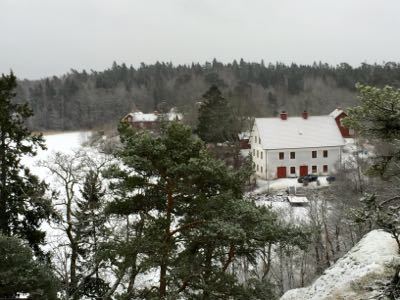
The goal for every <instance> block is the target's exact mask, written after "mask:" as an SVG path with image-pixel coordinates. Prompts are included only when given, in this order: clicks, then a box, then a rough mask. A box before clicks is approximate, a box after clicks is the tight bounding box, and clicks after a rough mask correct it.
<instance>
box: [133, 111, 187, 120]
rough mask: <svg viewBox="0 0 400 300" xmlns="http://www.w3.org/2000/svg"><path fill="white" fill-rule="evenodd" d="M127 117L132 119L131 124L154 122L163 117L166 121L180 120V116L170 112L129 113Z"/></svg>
mask: <svg viewBox="0 0 400 300" xmlns="http://www.w3.org/2000/svg"><path fill="white" fill-rule="evenodd" d="M127 116H131V117H132V122H156V121H157V119H158V117H161V116H164V117H165V118H166V120H168V121H180V120H182V114H180V113H177V112H175V111H171V112H169V113H166V114H155V113H148V114H145V113H142V112H141V111H137V112H132V113H129V114H128V115H127Z"/></svg>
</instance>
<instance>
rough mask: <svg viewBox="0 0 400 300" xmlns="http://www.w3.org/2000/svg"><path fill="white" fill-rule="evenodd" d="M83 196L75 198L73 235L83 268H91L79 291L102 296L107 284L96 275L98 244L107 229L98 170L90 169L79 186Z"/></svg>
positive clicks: (102, 191) (91, 295)
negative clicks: (77, 244)
mask: <svg viewBox="0 0 400 300" xmlns="http://www.w3.org/2000/svg"><path fill="white" fill-rule="evenodd" d="M81 194H82V199H79V200H77V210H76V212H75V216H76V229H75V231H76V235H77V236H78V237H79V239H80V242H79V252H80V257H81V260H82V261H83V265H82V266H81V268H82V269H83V272H84V271H85V270H90V272H91V273H93V276H88V277H86V278H84V282H83V283H81V285H80V291H79V294H80V295H84V296H87V297H102V296H103V295H104V294H105V293H106V292H107V291H108V290H109V286H108V284H106V283H105V281H104V280H103V279H101V278H100V276H99V269H100V268H99V262H100V259H99V258H98V256H99V248H100V245H101V243H102V242H104V239H105V236H106V233H107V229H106V226H105V222H106V221H107V219H106V217H105V215H104V211H103V209H104V195H105V190H104V189H103V188H102V185H101V182H100V178H99V174H98V173H97V172H95V171H93V170H89V172H88V173H87V174H86V177H85V181H84V183H83V187H82V189H81Z"/></svg>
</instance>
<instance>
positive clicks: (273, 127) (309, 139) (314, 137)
mask: <svg viewBox="0 0 400 300" xmlns="http://www.w3.org/2000/svg"><path fill="white" fill-rule="evenodd" d="M255 126H256V127H257V129H258V133H259V135H260V137H261V143H262V147H263V149H268V150H272V149H296V148H315V147H334V146H343V145H344V144H345V142H344V140H343V137H342V135H341V134H340V131H339V128H338V126H337V124H336V122H335V120H334V119H333V118H332V117H331V116H310V117H308V119H304V118H302V117H290V116H289V117H288V119H287V120H282V119H280V118H256V119H255Z"/></svg>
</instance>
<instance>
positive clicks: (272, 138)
mask: <svg viewBox="0 0 400 300" xmlns="http://www.w3.org/2000/svg"><path fill="white" fill-rule="evenodd" d="M344 144H345V141H344V139H343V137H342V134H341V132H340V130H339V127H338V126H337V125H336V121H335V119H334V118H332V117H331V116H330V115H327V116H309V114H308V113H307V112H306V111H305V112H303V113H302V115H301V116H296V117H289V116H288V114H287V113H286V112H282V113H281V114H280V116H279V117H276V118H256V119H255V122H254V125H253V128H252V131H251V135H250V145H251V154H252V160H253V165H254V168H255V173H256V175H257V177H260V178H263V179H268V180H269V179H275V178H286V177H296V176H304V175H307V174H319V175H328V174H329V173H331V172H333V171H334V170H335V168H336V166H337V164H338V163H339V162H340V161H341V156H342V147H343V146H344Z"/></svg>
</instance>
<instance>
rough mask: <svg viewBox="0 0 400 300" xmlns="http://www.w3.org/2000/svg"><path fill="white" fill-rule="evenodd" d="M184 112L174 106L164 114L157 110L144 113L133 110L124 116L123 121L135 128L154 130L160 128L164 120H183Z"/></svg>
mask: <svg viewBox="0 0 400 300" xmlns="http://www.w3.org/2000/svg"><path fill="white" fill-rule="evenodd" d="M182 118H183V117H182V114H181V113H178V112H177V110H176V109H175V108H172V109H171V110H170V111H169V112H168V113H165V114H162V113H159V112H157V111H155V112H153V113H143V112H141V111H139V110H136V111H134V112H131V113H129V114H127V115H126V116H124V117H123V118H122V122H126V123H128V124H130V125H131V126H132V127H134V128H138V129H148V130H154V129H156V128H158V126H159V124H160V122H161V121H162V120H164V121H167V122H172V121H181V120H182Z"/></svg>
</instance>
